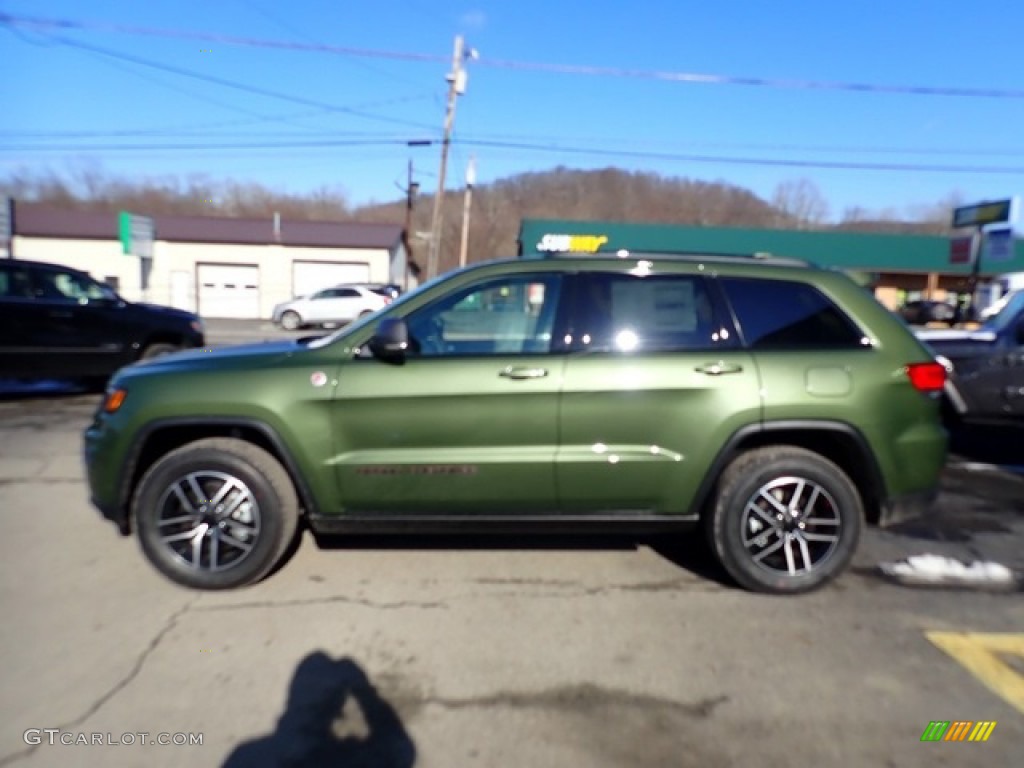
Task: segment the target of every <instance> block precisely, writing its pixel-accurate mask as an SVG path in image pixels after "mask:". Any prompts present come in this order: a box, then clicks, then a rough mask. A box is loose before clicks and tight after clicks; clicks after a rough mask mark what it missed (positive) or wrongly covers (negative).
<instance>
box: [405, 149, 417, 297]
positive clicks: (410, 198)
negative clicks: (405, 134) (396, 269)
mask: <svg viewBox="0 0 1024 768" xmlns="http://www.w3.org/2000/svg"><path fill="white" fill-rule="evenodd" d="M419 188H420V185H419V182H417V181H413V180H412V159H411V158H410V159H409V174H408V177H407V179H406V183H405V228H404V230H403V237H404V239H405V273H404V275H403V277H402V290H403V291H408V290H409V262H410V261H413V252H412V237H411V236H410V232H411V231H412V208H413V204H414V203H415V201H416V193H417V192H418V191H419Z"/></svg>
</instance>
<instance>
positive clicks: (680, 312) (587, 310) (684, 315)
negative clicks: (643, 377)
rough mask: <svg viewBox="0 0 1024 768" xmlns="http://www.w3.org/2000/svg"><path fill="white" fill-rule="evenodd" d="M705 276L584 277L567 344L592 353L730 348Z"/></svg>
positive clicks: (628, 275)
mask: <svg viewBox="0 0 1024 768" xmlns="http://www.w3.org/2000/svg"><path fill="white" fill-rule="evenodd" d="M720 314H721V313H719V312H717V311H716V308H715V304H714V302H713V300H712V295H711V292H710V290H709V288H708V284H707V282H706V281H705V279H704V278H702V277H698V276H694V275H645V276H639V275H633V274H624V273H582V274H580V275H579V276H578V279H577V287H576V295H575V307H574V310H573V313H572V328H571V331H570V339H569V346H570V347H571V348H572V349H574V350H582V349H585V350H588V351H594V352H634V351H636V352H676V351H683V350H698V349H708V348H711V347H723V346H730V345H731V341H732V340H731V337H730V334H729V332H728V331H727V330H726V328H725V327H724V326H723V324H722V322H721V317H720Z"/></svg>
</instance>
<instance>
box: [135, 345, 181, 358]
mask: <svg viewBox="0 0 1024 768" xmlns="http://www.w3.org/2000/svg"><path fill="white" fill-rule="evenodd" d="M179 349H180V347H178V346H177V345H175V344H165V343H163V342H160V343H157V344H150V345H149V346H148V347H146V348H145V349H143V350H142V354H141V355H139V360H152V359H153V358H154V357H160V356H161V355H169V354H170V353H171V352H177V351H178V350H179Z"/></svg>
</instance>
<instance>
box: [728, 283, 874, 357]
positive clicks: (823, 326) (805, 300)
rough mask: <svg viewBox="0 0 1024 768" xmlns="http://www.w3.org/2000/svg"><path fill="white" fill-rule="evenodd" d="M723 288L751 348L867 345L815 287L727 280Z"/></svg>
mask: <svg viewBox="0 0 1024 768" xmlns="http://www.w3.org/2000/svg"><path fill="white" fill-rule="evenodd" d="M721 285H722V288H723V289H724V291H725V294H726V297H727V298H728V300H729V303H730V304H731V305H732V309H733V312H734V313H735V315H736V319H737V321H738V322H739V326H740V334H741V335H742V337H743V339H744V341H745V342H746V344H747V346H748V347H750V348H752V349H849V348H853V347H862V346H863V341H862V340H863V338H864V334H863V333H862V332H861V330H860V329H859V328H858V327H857V325H856V324H855V323H854V322H853V321H852V320H851V319H850V318H849V316H847V314H846V313H845V312H843V311H842V310H841V309H839V307H837V306H836V305H835V304H834V303H833V302H832V300H831V299H829V298H828V297H827V296H825V294H823V293H822V292H821V291H819V290H818V289H817V288H815V287H814V286H813V285H808V284H806V283H800V282H796V281H791V280H759V279H751V278H722V279H721Z"/></svg>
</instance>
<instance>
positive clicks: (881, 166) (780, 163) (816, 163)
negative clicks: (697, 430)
mask: <svg viewBox="0 0 1024 768" xmlns="http://www.w3.org/2000/svg"><path fill="white" fill-rule="evenodd" d="M452 143H453V144H462V145H464V146H475V147H488V148H492V149H510V150H516V151H517V152H523V151H528V152H541V153H548V152H557V153H560V154H574V155H587V156H593V157H626V158H632V159H644V160H661V161H673V162H688V163H720V164H726V165H759V166H773V167H789V168H824V169H832V170H855V171H910V172H921V173H974V174H979V173H984V174H999V175H1008V174H1021V173H1024V166H1007V165H997V166H986V165H946V164H931V165H929V164H915V163H863V162H846V161H828V160H799V159H771V158H759V157H741V156H732V155H703V154H686V153H670V152H643V151H632V150H617V149H599V148H584V147H566V146H553V145H542V144H530V143H526V142H509V141H489V140H483V139H472V138H470V139H465V138H462V139H454V140H453V142H452ZM407 145H408V140H407V139H395V138H391V139H383V138H377V139H365V140H341V139H323V140H310V141H278V142H274V141H257V142H239V141H232V142H230V143H225V144H217V143H192V142H189V143H163V144H159V143H154V144H77V145H76V144H48V145H47V144H23V145H7V146H2V147H0V152H3V151H8V152H90V151H104V152H131V151H154V150H160V151H163V150H168V151H178V150H190V151H196V150H199V151H202V150H220V151H225V150H227V151H230V150H238V149H309V148H321V149H323V148H343V147H364V146H394V147H398V146H402V147H404V146H407Z"/></svg>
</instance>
